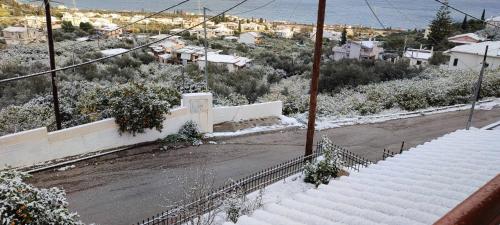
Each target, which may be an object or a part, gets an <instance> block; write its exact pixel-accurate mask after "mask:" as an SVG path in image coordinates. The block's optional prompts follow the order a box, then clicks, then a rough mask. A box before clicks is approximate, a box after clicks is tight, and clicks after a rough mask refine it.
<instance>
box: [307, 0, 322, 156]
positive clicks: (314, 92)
mask: <svg viewBox="0 0 500 225" xmlns="http://www.w3.org/2000/svg"><path fill="white" fill-rule="evenodd" d="M325 7H326V0H319V3H318V21H317V23H316V42H315V46H314V61H313V71H312V76H311V93H310V98H309V119H308V121H307V140H306V152H305V156H309V155H312V153H313V142H314V129H315V126H314V125H315V123H316V102H317V97H318V83H319V67H320V62H321V48H322V46H323V26H324V23H325Z"/></svg>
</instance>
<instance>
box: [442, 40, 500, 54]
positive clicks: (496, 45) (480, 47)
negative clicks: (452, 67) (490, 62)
mask: <svg viewBox="0 0 500 225" xmlns="http://www.w3.org/2000/svg"><path fill="white" fill-rule="evenodd" d="M486 46H489V47H488V56H490V57H500V41H485V42H479V43H473V44H468V45H459V46H456V47H454V48H452V49H449V50H447V51H446V52H445V53H450V52H461V53H468V54H473V55H484V51H485V49H486Z"/></svg>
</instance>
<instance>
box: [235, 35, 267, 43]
mask: <svg viewBox="0 0 500 225" xmlns="http://www.w3.org/2000/svg"><path fill="white" fill-rule="evenodd" d="M261 38H262V35H261V34H259V33H257V32H246V33H242V34H240V39H238V42H239V43H243V44H247V45H258V44H260V42H261Z"/></svg>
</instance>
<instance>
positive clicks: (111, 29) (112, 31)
mask: <svg viewBox="0 0 500 225" xmlns="http://www.w3.org/2000/svg"><path fill="white" fill-rule="evenodd" d="M97 30H98V31H99V32H100V33H102V34H104V35H105V36H106V37H108V38H117V37H120V36H121V35H122V34H123V29H122V28H120V27H118V25H116V24H113V23H112V24H105V25H104V26H102V27H99V28H97Z"/></svg>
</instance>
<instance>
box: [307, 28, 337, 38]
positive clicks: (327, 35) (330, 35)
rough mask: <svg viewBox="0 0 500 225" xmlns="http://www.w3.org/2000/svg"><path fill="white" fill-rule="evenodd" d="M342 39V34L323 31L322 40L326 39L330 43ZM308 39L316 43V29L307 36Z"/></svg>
mask: <svg viewBox="0 0 500 225" xmlns="http://www.w3.org/2000/svg"><path fill="white" fill-rule="evenodd" d="M341 37H342V32H338V31H334V30H326V29H323V38H326V39H328V40H330V41H340V38H341ZM309 38H311V40H313V41H316V28H314V29H313V31H312V32H311V33H310V34H309Z"/></svg>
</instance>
